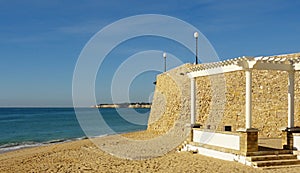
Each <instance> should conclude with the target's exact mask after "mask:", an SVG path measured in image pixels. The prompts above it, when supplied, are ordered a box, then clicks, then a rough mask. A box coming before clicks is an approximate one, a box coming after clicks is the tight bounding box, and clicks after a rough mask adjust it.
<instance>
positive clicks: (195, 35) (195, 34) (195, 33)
mask: <svg viewBox="0 0 300 173" xmlns="http://www.w3.org/2000/svg"><path fill="white" fill-rule="evenodd" d="M194 37H195V39H196V62H195V63H196V64H198V37H199V34H198V32H194Z"/></svg>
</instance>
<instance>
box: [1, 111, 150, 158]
mask: <svg viewBox="0 0 300 173" xmlns="http://www.w3.org/2000/svg"><path fill="white" fill-rule="evenodd" d="M96 110H97V109H96V108H76V111H75V109H74V108H0V153H4V152H8V151H12V150H17V149H21V148H27V147H34V146H41V145H49V144H53V143H61V142H66V141H73V140H80V139H85V138H88V137H98V136H106V135H112V134H117V133H126V132H133V131H140V130H145V129H147V125H146V124H145V123H140V124H139V123H135V122H134V123H132V122H131V121H128V119H126V118H124V117H130V118H131V120H132V119H136V120H140V119H141V117H142V119H143V121H147V119H148V117H149V113H150V109H130V108H119V109H114V108H100V109H98V110H99V111H96ZM134 112H136V113H134ZM78 114H80V116H81V117H82V116H83V117H85V116H86V118H84V120H85V121H87V120H89V117H98V118H99V119H101V120H102V121H104V122H105V123H103V122H102V123H101V122H99V123H98V124H99V125H97V127H94V126H90V129H97V130H94V131H92V132H93V133H89V134H87V133H86V130H85V128H82V125H84V123H80V121H82V118H81V119H80V118H79V117H78ZM124 115H126V116H124ZM79 120H80V121H79ZM92 121H94V120H92ZM137 122H138V121H137ZM94 124H97V122H94ZM104 124H105V125H104ZM108 127H109V129H110V130H107V128H108ZM99 129H100V130H99ZM91 134H92V136H91Z"/></svg>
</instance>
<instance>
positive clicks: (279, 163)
mask: <svg viewBox="0 0 300 173" xmlns="http://www.w3.org/2000/svg"><path fill="white" fill-rule="evenodd" d="M252 164H253V166H254V167H269V166H283V165H300V160H297V159H288V160H268V161H256V162H252Z"/></svg>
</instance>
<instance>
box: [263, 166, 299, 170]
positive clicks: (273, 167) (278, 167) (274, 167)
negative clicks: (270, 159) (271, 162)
mask: <svg viewBox="0 0 300 173" xmlns="http://www.w3.org/2000/svg"><path fill="white" fill-rule="evenodd" d="M297 167H300V165H277V166H268V167H260V168H259V169H262V170H269V169H282V168H297Z"/></svg>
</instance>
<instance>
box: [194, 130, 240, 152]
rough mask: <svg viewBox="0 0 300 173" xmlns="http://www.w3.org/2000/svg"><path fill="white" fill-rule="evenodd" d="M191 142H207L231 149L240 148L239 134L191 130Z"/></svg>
mask: <svg viewBox="0 0 300 173" xmlns="http://www.w3.org/2000/svg"><path fill="white" fill-rule="evenodd" d="M193 142H199V143H200V144H208V145H212V146H217V147H222V148H228V149H233V150H240V136H239V135H233V134H223V133H215V132H207V131H202V130H193Z"/></svg>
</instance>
